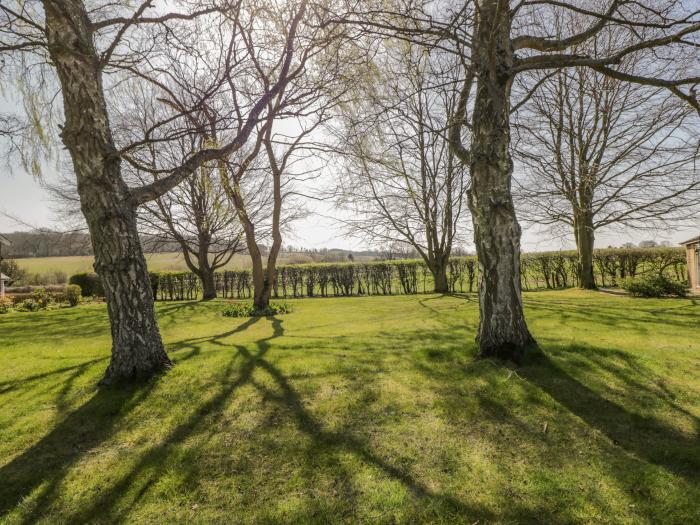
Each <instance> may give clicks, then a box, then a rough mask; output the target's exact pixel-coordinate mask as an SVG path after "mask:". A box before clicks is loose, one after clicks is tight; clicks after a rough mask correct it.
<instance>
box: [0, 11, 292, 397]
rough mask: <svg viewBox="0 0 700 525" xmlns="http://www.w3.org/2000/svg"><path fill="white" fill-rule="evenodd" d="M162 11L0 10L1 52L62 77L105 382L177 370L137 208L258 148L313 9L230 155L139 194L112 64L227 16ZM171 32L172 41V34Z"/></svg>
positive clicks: (196, 162)
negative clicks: (137, 43) (106, 323)
mask: <svg viewBox="0 0 700 525" xmlns="http://www.w3.org/2000/svg"><path fill="white" fill-rule="evenodd" d="M152 3H153V2H152V0H146V1H144V2H142V3H141V4H140V5H139V6H138V7H137V8H136V9H131V10H129V9H128V7H124V9H126V10H127V11H126V14H125V16H110V17H105V16H104V15H105V13H104V12H100V11H99V10H98V11H96V12H92V13H90V12H88V9H87V7H86V5H85V3H84V2H83V1H82V0H61V1H54V0H44V1H42V2H41V6H40V7H39V6H34V5H32V6H28V5H26V4H25V2H20V1H18V2H16V3H15V5H10V3H9V2H8V3H4V2H3V4H2V5H1V6H0V12H2V14H3V17H4V18H5V19H6V20H7V23H6V24H4V26H3V27H4V28H6V30H5V31H4V32H3V41H2V43H0V52H2V53H3V54H4V53H13V54H14V53H18V52H19V53H25V52H26V53H35V54H36V56H37V57H38V58H39V60H48V61H49V62H50V64H51V65H52V66H53V68H54V69H55V72H56V74H57V77H58V84H59V86H60V93H61V95H62V103H63V113H64V124H63V126H62V129H61V140H62V142H63V144H64V145H65V147H66V149H67V150H68V152H69V153H70V157H71V160H72V164H73V168H74V170H75V175H76V179H77V187H78V192H79V194H80V201H81V208H82V210H83V214H84V215H85V219H86V222H87V225H88V228H89V230H90V235H91V239H92V244H93V250H94V254H95V270H96V271H97V273H98V274H99V275H100V277H101V278H102V281H103V284H104V288H105V295H106V301H107V309H108V312H109V318H110V324H111V332H112V356H111V360H110V364H109V366H108V368H107V371H106V373H105V376H104V378H103V380H102V383H103V384H110V383H113V382H116V381H121V380H131V379H142V378H146V377H149V376H151V375H152V374H153V373H155V372H157V371H160V370H162V369H164V368H167V367H169V366H171V364H172V363H171V361H170V359H169V358H168V356H167V354H166V352H165V349H164V347H163V342H162V340H161V337H160V333H159V330H158V324H157V321H156V317H155V311H154V307H153V296H152V291H151V287H150V284H149V280H148V272H147V269H146V262H145V259H144V256H143V251H142V248H141V244H140V242H139V237H138V233H137V227H136V208H137V207H138V206H139V205H140V204H143V203H144V202H147V201H150V200H153V199H156V198H158V197H160V196H162V195H163V194H165V193H166V192H167V191H169V190H171V189H172V188H173V187H175V186H176V185H177V184H179V183H180V182H182V181H183V180H185V179H186V178H187V177H189V176H190V175H191V174H192V173H193V172H194V171H195V170H196V169H197V168H198V167H199V166H201V165H202V164H203V163H205V162H208V161H211V160H214V159H218V158H221V157H222V156H227V155H231V154H232V153H234V152H235V151H236V150H238V149H239V148H240V147H241V146H242V145H243V144H244V143H245V142H246V141H247V140H248V138H249V136H250V134H251V133H252V132H253V131H254V130H255V127H256V125H257V122H258V119H259V118H260V116H261V114H262V113H263V112H264V111H265V109H266V108H267V107H268V102H269V100H271V99H273V98H274V97H275V96H277V95H278V93H279V92H280V90H281V89H282V88H283V86H284V85H285V83H286V81H287V75H288V74H289V70H290V67H291V63H292V59H293V55H294V47H295V44H296V39H295V36H296V28H297V26H298V24H299V22H300V20H301V19H302V18H303V16H304V13H305V10H306V3H305V2H303V1H302V2H301V3H300V4H299V6H298V8H297V9H296V10H294V11H293V12H291V16H290V19H289V21H288V27H287V32H286V38H285V42H286V43H285V45H284V49H283V53H282V56H281V57H280V62H281V64H282V66H281V67H280V68H279V70H278V72H279V74H278V76H277V78H276V79H275V80H274V81H273V82H271V83H270V84H269V85H267V86H265V89H264V90H263V91H262V92H260V95H259V99H258V101H257V102H256V103H255V104H254V105H253V106H252V107H251V108H250V109H249V111H248V115H247V118H246V119H244V124H243V125H242V126H241V127H240V128H239V130H238V133H237V134H236V135H235V137H234V138H233V139H232V140H231V141H230V142H228V143H227V144H225V145H223V146H221V147H217V148H209V149H205V150H200V151H198V152H196V153H194V154H193V155H191V156H190V157H188V159H187V160H186V162H184V163H183V164H181V165H179V166H176V167H174V168H173V169H170V170H169V173H168V174H167V175H165V176H163V177H162V178H159V179H158V180H157V181H155V182H152V183H150V184H146V185H143V186H139V187H135V188H130V187H129V186H128V185H127V184H126V182H125V180H124V178H123V176H122V173H121V161H122V157H123V154H124V152H123V150H120V149H119V148H118V147H117V145H116V143H115V140H114V136H113V130H112V128H111V125H110V118H109V112H108V109H107V98H106V94H105V88H104V84H103V73H104V71H105V69H106V68H108V67H109V66H110V64H112V60H117V59H118V62H119V65H122V66H123V65H124V64H126V63H128V62H130V61H129V60H128V58H129V57H128V56H124V55H123V54H122V53H125V52H126V51H124V50H123V49H122V48H121V46H120V44H122V43H123V41H124V38H125V36H126V35H127V34H128V33H129V32H130V30H132V29H133V28H136V27H139V26H140V25H143V24H167V23H168V22H169V21H173V20H187V19H193V18H196V16H199V15H204V14H207V13H213V12H216V11H217V9H216V8H215V7H212V8H204V9H202V10H201V11H197V12H192V13H187V14H181V13H167V14H162V15H158V16H154V17H146V16H145V15H144V12H145V11H146V10H147V9H148V8H149V7H151V6H152ZM116 5H117V4H111V5H110V6H109V7H110V8H114V7H115V6H116ZM30 7H31V11H30V10H29V9H30ZM234 8H235V6H234ZM99 15H102V16H99ZM165 33H166V34H167V35H168V37H169V36H170V35H172V31H166V32H165ZM232 39H235V33H234V35H233V36H232ZM98 45H99V48H98ZM225 57H226V59H225V60H223V61H222V62H221V64H223V65H222V68H223V69H224V70H225V71H224V72H225V77H224V78H230V74H231V73H232V69H234V68H235V66H237V65H238V64H239V62H238V61H239V60H240V58H241V57H239V56H232V55H231V54H225ZM131 58H132V61H133V59H134V57H131ZM132 69H133V68H132Z"/></svg>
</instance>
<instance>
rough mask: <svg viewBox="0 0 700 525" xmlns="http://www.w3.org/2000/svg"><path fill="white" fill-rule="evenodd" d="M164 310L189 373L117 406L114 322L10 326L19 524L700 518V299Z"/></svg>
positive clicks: (1, 478)
mask: <svg viewBox="0 0 700 525" xmlns="http://www.w3.org/2000/svg"><path fill="white" fill-rule="evenodd" d="M289 302H290V303H292V304H293V306H294V312H292V313H291V314H287V315H284V316H280V317H278V318H257V319H229V318H225V317H222V316H221V315H219V312H220V311H221V309H222V308H223V305H224V304H225V303H224V302H222V301H219V302H213V303H208V304H202V303H194V302H191V303H185V302H180V303H169V304H161V305H159V318H160V324H161V329H162V332H163V335H164V338H165V340H166V342H167V345H168V350H169V352H170V353H171V355H172V357H173V358H174V360H175V361H176V363H177V364H176V366H175V368H174V369H173V370H171V371H170V372H169V373H168V374H166V375H164V376H162V377H160V378H157V379H156V380H154V381H152V382H150V383H149V384H147V385H145V386H140V387H129V388H123V389H119V390H115V389H102V390H97V389H96V387H95V385H96V383H97V381H98V380H99V378H100V376H101V374H102V372H103V371H104V369H105V367H106V365H107V360H108V356H109V327H108V323H107V317H106V310H105V307H104V305H86V306H81V307H78V308H73V309H61V310H52V311H45V312H38V313H10V314H6V315H4V316H0V362H1V363H2V366H0V406H2V410H1V411H0V516H2V517H1V518H0V522H3V523H30V522H36V521H42V520H43V521H44V522H45V523H85V522H99V523H111V522H130V523H171V522H190V523H343V522H345V523H357V522H364V523H396V522H400V523H420V522H429V523H469V524H473V523H479V524H484V523H529V522H540V523H615V524H617V523H635V524H636V523H664V524H673V523H678V524H689V523H700V505H698V502H699V501H700V435H699V433H700V301H698V300H697V299H674V300H671V299H667V300H643V299H632V298H629V297H619V296H613V295H609V294H604V293H595V292H582V291H575V290H569V291H562V292H539V293H526V294H525V302H526V313H527V316H528V321H529V322H530V325H531V327H532V329H533V332H534V334H535V336H536V337H537V339H538V340H539V341H540V343H541V352H540V353H537V354H536V355H532V356H531V357H530V359H529V361H528V362H527V364H526V365H525V366H522V367H519V368H517V369H515V368H513V367H510V366H505V365H502V364H499V363H495V362H491V361H475V360H474V352H475V346H474V343H473V339H474V334H475V330H476V327H477V319H478V305H477V302H476V299H475V297H473V296H438V295H418V296H394V297H363V298H329V299H304V300H299V301H289Z"/></svg>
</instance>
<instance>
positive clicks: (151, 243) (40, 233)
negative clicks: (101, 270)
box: [2, 230, 180, 259]
mask: <svg viewBox="0 0 700 525" xmlns="http://www.w3.org/2000/svg"><path fill="white" fill-rule="evenodd" d="M2 235H3V236H4V237H7V238H8V239H9V240H10V242H12V244H11V245H9V246H3V248H2V255H3V257H7V258H8V259H10V258H12V259H25V258H28V257H73V256H81V255H93V252H92V243H91V242H90V235H89V234H87V233H83V232H60V231H54V230H34V231H26V232H12V233H3V234H2ZM141 242H142V243H143V245H144V246H146V247H147V252H148V253H166V252H177V251H179V250H180V246H179V245H178V244H177V242H176V241H174V240H163V239H162V238H160V237H156V236H153V235H142V236H141Z"/></svg>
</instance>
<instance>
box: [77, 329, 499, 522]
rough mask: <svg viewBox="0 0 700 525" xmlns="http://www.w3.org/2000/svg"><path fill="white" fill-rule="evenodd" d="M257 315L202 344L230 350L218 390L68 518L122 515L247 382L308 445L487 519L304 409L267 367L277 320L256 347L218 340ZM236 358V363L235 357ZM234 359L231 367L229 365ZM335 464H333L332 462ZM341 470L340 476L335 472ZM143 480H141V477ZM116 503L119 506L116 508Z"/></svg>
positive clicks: (286, 384)
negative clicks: (263, 378) (285, 413)
mask: <svg viewBox="0 0 700 525" xmlns="http://www.w3.org/2000/svg"><path fill="white" fill-rule="evenodd" d="M259 319H260V318H253V319H251V320H249V321H247V322H246V323H244V324H243V325H241V326H239V327H238V328H236V329H234V330H232V331H230V332H226V333H223V334H219V335H217V336H214V337H209V338H207V339H206V342H207V343H208V344H211V343H213V344H216V345H220V346H222V347H223V348H227V349H229V350H235V352H233V354H232V358H231V360H230V361H229V363H228V365H227V366H226V369H225V370H224V372H223V374H222V375H221V380H220V384H221V385H222V387H221V389H220V390H219V391H218V392H217V393H216V394H215V395H214V396H213V397H212V398H210V399H209V400H208V401H206V402H205V403H203V404H202V405H201V406H200V407H199V408H197V409H196V410H195V411H193V413H192V415H191V416H190V417H189V418H187V420H186V421H184V422H183V423H181V424H179V425H178V426H176V427H175V428H174V429H173V430H172V431H171V432H170V433H169V434H168V436H167V438H165V439H164V440H163V441H162V444H161V445H158V446H155V447H153V448H151V449H150V450H149V451H148V452H147V453H145V454H144V455H143V456H142V457H141V458H140V459H139V460H138V462H137V463H136V465H135V466H134V467H133V468H131V469H130V471H129V473H128V474H126V475H125V476H124V477H122V478H121V479H120V480H119V481H118V482H117V483H115V484H114V485H113V486H112V487H111V488H110V489H109V490H106V491H103V492H101V493H100V495H99V497H97V498H96V499H95V500H94V501H91V502H90V504H89V505H88V506H87V507H83V508H82V509H81V510H80V511H79V512H77V513H76V514H74V515H73V516H71V521H72V522H86V521H91V520H94V519H97V518H100V519H105V518H106V517H109V516H111V515H113V514H114V513H116V512H119V514H120V515H123V514H124V512H128V509H131V508H134V506H135V505H136V504H137V503H138V501H139V500H140V499H141V498H142V497H143V496H144V494H146V493H147V492H148V490H149V488H150V487H151V485H152V484H153V483H155V481H156V480H157V479H158V477H160V476H161V475H162V474H163V472H164V470H165V468H166V466H167V464H168V458H169V457H170V455H171V453H172V451H173V447H176V446H178V445H179V444H182V443H184V442H185V440H187V439H188V438H189V437H190V436H192V435H194V434H196V433H198V432H206V431H210V429H211V428H212V426H213V424H214V422H215V421H216V419H217V418H219V417H221V414H222V413H223V411H224V410H225V408H226V406H227V405H228V403H229V401H230V399H231V398H232V396H233V395H234V393H235V392H236V391H237V390H239V389H240V388H241V387H242V386H244V385H246V384H250V385H252V386H253V387H255V388H256V389H258V390H259V391H260V393H261V394H262V395H263V397H264V398H265V399H268V400H272V401H274V402H276V403H277V404H278V406H279V407H281V408H283V409H286V410H289V411H290V413H291V414H292V416H293V418H294V420H295V421H296V426H297V428H298V429H299V430H300V431H301V432H303V433H304V434H306V435H307V436H308V437H310V438H311V439H312V444H313V446H312V448H316V449H317V450H318V451H337V452H340V451H343V452H349V453H351V454H353V455H355V456H356V457H358V458H360V460H361V461H363V462H364V463H365V464H367V465H369V466H372V467H374V468H377V469H378V470H380V471H381V472H382V473H383V474H384V475H386V476H387V477H389V478H391V479H393V480H396V481H399V482H400V483H401V484H402V485H404V486H405V487H406V488H407V489H408V491H409V492H410V493H411V494H412V496H413V497H414V498H416V499H417V500H428V501H430V502H431V503H439V504H440V506H441V507H443V509H444V508H448V509H450V510H451V511H452V512H453V513H454V515H466V516H470V517H471V516H476V517H480V518H489V517H491V514H490V513H489V512H488V511H486V510H485V509H482V508H475V507H471V506H469V505H466V504H464V503H463V502H461V501H459V500H458V499H456V498H453V497H451V496H449V495H443V494H439V493H436V492H434V491H432V490H431V489H429V488H428V487H426V486H424V485H423V484H421V483H420V482H419V481H418V480H417V479H416V478H415V477H414V476H412V475H411V474H410V473H408V472H407V471H406V470H405V469H402V468H400V467H398V466H396V465H392V464H391V463H390V462H389V461H387V460H386V459H384V458H382V457H380V456H378V455H377V454H376V453H375V452H373V451H372V447H371V446H370V445H369V444H367V443H365V442H363V441H362V440H360V439H358V438H356V437H353V436H352V435H351V434H350V433H348V432H333V431H328V430H326V429H324V427H323V425H322V424H321V423H320V422H319V421H318V420H317V419H316V418H315V417H314V416H313V415H312V414H311V413H310V412H309V411H308V410H307V409H306V408H305V407H304V401H303V399H302V397H301V396H300V395H299V394H298V393H297V392H296V391H295V390H294V389H293V388H292V386H291V385H290V383H289V381H288V379H287V377H285V376H284V375H283V374H282V372H281V371H280V370H279V369H278V368H277V367H275V366H274V365H272V364H271V363H270V362H269V360H267V359H266V354H267V353H268V351H269V349H270V347H271V344H270V343H271V341H272V340H273V339H275V338H278V337H280V336H282V335H283V333H284V330H283V328H282V323H281V321H280V320H278V319H276V318H274V317H268V318H267V319H269V320H271V322H272V328H273V334H272V335H271V336H269V337H266V338H263V339H260V340H258V341H256V343H255V345H256V347H257V348H256V350H255V351H251V350H249V349H248V348H247V347H246V346H242V345H229V344H227V343H226V342H223V341H222V339H224V338H226V337H228V336H230V335H232V334H233V333H236V332H240V331H241V330H243V329H245V328H247V327H248V326H250V325H252V324H254V323H255V322H258V320H259ZM193 342H195V343H201V342H204V340H203V339H202V340H200V339H197V340H196V341H191V340H190V341H187V342H181V343H178V345H182V346H180V348H183V347H185V346H187V345H189V344H192V343H193ZM241 359H242V361H241ZM236 363H237V366H235V365H236ZM255 370H260V371H263V372H265V373H266V374H267V375H268V376H269V377H271V378H272V379H273V382H274V385H275V388H274V389H269V388H267V387H266V386H264V385H263V384H261V383H259V382H257V381H255V380H254V379H253V373H254V372H255ZM336 465H337V463H336ZM336 472H337V474H336V476H337V475H340V476H341V477H343V478H344V479H343V480H339V482H340V483H341V485H342V486H343V487H345V489H344V493H345V495H346V497H348V498H350V497H352V494H353V490H352V489H351V488H350V483H351V481H352V474H351V473H349V472H347V471H344V470H343V469H342V468H338V469H337V471H336ZM340 472H342V474H338V473H340ZM192 476H193V474H192V473H191V472H190V473H189V474H188V475H187V476H186V481H185V482H184V483H190V484H191V483H192V479H191V478H192ZM142 478H143V479H146V478H147V479H146V481H143V479H142ZM136 483H143V486H142V487H141V488H140V490H139V491H138V494H137V495H136V497H134V498H132V499H131V501H129V502H128V503H127V502H124V503H122V505H121V506H120V501H122V500H123V499H124V498H125V497H126V495H127V493H128V489H129V488H133V486H134V485H135V484H136ZM317 504H318V505H321V502H314V505H317ZM117 507H119V508H118V509H117ZM317 511H322V509H321V508H320V507H318V508H313V509H310V510H309V512H310V513H311V514H314V513H316V512H317Z"/></svg>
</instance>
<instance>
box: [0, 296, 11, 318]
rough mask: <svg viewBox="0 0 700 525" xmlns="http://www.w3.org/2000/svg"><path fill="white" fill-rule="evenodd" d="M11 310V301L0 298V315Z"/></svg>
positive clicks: (6, 298) (7, 298)
mask: <svg viewBox="0 0 700 525" xmlns="http://www.w3.org/2000/svg"><path fill="white" fill-rule="evenodd" d="M10 308H12V299H10V298H9V297H5V296H3V297H0V314H6V313H7V312H9V311H10Z"/></svg>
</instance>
